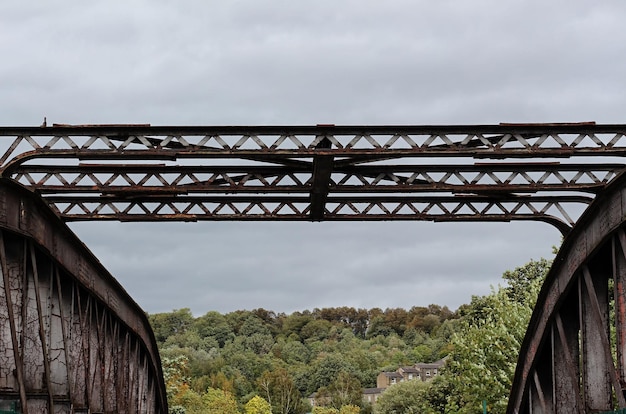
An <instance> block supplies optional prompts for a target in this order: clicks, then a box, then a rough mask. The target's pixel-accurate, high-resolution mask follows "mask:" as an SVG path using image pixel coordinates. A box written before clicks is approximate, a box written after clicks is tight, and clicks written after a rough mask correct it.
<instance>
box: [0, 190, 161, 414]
mask: <svg viewBox="0 0 626 414" xmlns="http://www.w3.org/2000/svg"><path fill="white" fill-rule="evenodd" d="M0 361H1V363H0V401H4V402H5V403H7V401H8V402H12V403H13V404H14V406H15V407H16V409H19V412H22V413H29V412H30V413H43V412H49V413H75V412H76V413H78V412H85V413H87V412H92V413H97V412H102V413H158V414H166V413H167V400H166V393H165V385H164V382H163V374H162V369H161V362H160V359H159V354H158V350H157V346H156V341H155V338H154V334H153V333H152V330H151V328H150V325H149V323H148V319H147V316H146V315H145V313H144V312H143V311H142V310H141V309H140V308H139V306H138V305H137V304H136V303H135V302H134V301H133V300H132V299H131V298H130V296H129V295H128V294H127V293H126V292H125V291H124V289H123V288H122V287H121V285H120V284H119V283H118V282H117V281H116V280H115V279H114V278H113V277H112V276H111V275H110V274H109V273H108V272H107V271H106V270H105V269H104V267H103V266H102V265H101V264H100V263H99V262H98V260H97V259H96V258H95V257H94V256H93V255H92V254H91V252H89V250H87V248H86V247H85V246H84V245H83V244H82V243H81V242H80V241H79V240H78V239H77V238H76V236H75V235H74V234H73V233H72V232H71V231H70V230H69V228H67V226H66V225H65V224H64V223H63V222H62V221H61V220H60V219H59V218H58V217H57V216H56V215H55V214H54V213H53V212H52V211H51V210H50V209H49V207H48V206H47V205H46V204H45V203H44V202H43V201H42V200H41V199H40V198H39V197H37V196H36V195H34V194H33V193H31V192H29V191H26V190H24V189H23V188H22V187H21V186H19V185H16V184H15V183H13V182H11V181H10V180H6V179H0Z"/></svg>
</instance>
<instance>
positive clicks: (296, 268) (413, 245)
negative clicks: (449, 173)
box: [0, 0, 626, 315]
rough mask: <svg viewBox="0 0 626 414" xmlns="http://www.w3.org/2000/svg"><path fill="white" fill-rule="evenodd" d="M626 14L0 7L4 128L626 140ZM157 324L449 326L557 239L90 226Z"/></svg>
mask: <svg viewBox="0 0 626 414" xmlns="http://www.w3.org/2000/svg"><path fill="white" fill-rule="evenodd" d="M624 21H626V2H624V1H623V0H620V1H617V0H615V1H602V2H590V1H582V0H567V1H565V0H561V1H545V0H544V1H539V0H523V1H522V0H514V1H502V0H474V1H466V0H456V1H451V0H450V1H449V0H440V1H426V0H406V1H402V0H386V1H384V2H383V1H380V0H377V1H370V0H358V1H357V0H346V1H341V0H333V1H326V0H316V1H309V2H305V1H294V0H284V1H272V0H266V1H258V0H240V1H236V0H228V1H227V0H223V1H200V0H197V1H191V0H190V1H163V0H160V1H157V0H150V1H148V0H145V1H133V0H131V1H123V2H122V1H88V2H87V1H85V2H76V1H69V0H65V1H46V2H1V3H0V56H2V58H1V64H0V82H1V83H2V87H1V88H0V125H5V126H6V125H39V124H40V123H41V122H42V120H43V117H44V116H46V117H47V119H48V122H49V123H73V124H89V123H98V124H101V123H150V124H152V125H256V124H264V125H268V124H269V125H271V124H282V125H285V124H297V125H299V124H305V125H314V124H317V123H334V124H338V125H340V124H491V123H499V122H574V121H591V120H593V121H596V122H598V123H625V122H626V119H625V117H624V111H625V108H626V93H625V92H626V80H625V79H626V78H625V75H626V50H625V49H626V30H624ZM71 228H72V229H73V230H74V231H75V232H76V233H77V234H78V235H79V237H80V238H81V239H82V240H83V241H84V242H85V243H86V244H87V246H88V247H89V248H90V249H91V250H92V251H93V252H94V253H95V254H96V256H97V257H99V258H100V260H101V261H102V263H103V264H104V265H105V266H106V267H107V268H108V269H109V270H110V271H111V273H112V274H113V275H114V276H116V277H117V278H118V280H119V281H120V282H121V283H122V285H123V286H124V287H125V288H126V289H127V291H128V292H129V293H130V294H131V295H132V296H133V298H134V299H135V300H136V301H137V302H138V303H139V304H140V305H141V306H142V307H143V308H144V309H145V310H146V311H148V312H162V311H170V310H172V309H180V308H184V307H189V308H191V309H192V311H193V312H194V314H196V315H201V314H204V313H205V312H207V311H209V310H217V311H220V312H229V311H233V310H236V309H253V308H258V307H263V308H266V309H271V310H274V311H277V312H292V311H295V310H304V309H313V308H315V307H328V306H344V305H345V306H355V307H365V308H372V307H381V308H386V307H404V308H410V307H411V306H426V305H428V304H430V303H437V304H440V305H447V306H448V307H450V308H452V309H456V308H457V307H458V306H459V305H461V304H462V303H467V302H469V300H470V298H471V296H472V295H481V294H486V293H488V292H489V290H490V286H491V285H497V284H498V283H500V282H501V274H502V272H504V271H505V270H507V269H511V268H514V267H517V266H520V265H523V264H524V263H525V262H527V261H528V260H529V259H531V258H540V257H541V256H544V257H552V255H551V246H553V245H555V244H559V242H560V234H559V233H558V231H557V230H556V229H554V228H552V227H551V226H549V225H547V224H541V223H510V224H481V223H478V224H468V223H445V224H442V223H437V224H433V223H424V222H408V223H407V222H379V223H357V222H354V223H332V222H327V223H290V222H271V223H249V222H232V223H215V222H208V223H206V222H205V223H143V224H139V223H81V224H72V225H71Z"/></svg>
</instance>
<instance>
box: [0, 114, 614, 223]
mask: <svg viewBox="0 0 626 414" xmlns="http://www.w3.org/2000/svg"><path fill="white" fill-rule="evenodd" d="M625 134H626V126H624V125H595V124H594V123H580V124H533V125H524V124H503V125H460V126H334V125H318V126H198V127H188V126H175V127H151V126H149V125H135V126H133V125H110V126H107V125H92V126H68V125H60V126H56V127H43V128H42V127H36V128H29V127H0V142H2V139H4V140H5V145H4V146H3V147H2V148H1V151H0V153H2V156H0V171H1V172H2V175H3V176H4V177H8V178H12V179H14V180H15V181H17V182H19V183H20V184H22V185H24V186H26V187H29V188H31V189H33V190H34V191H36V192H37V193H39V194H41V195H42V196H43V197H44V198H45V199H46V200H47V201H48V202H49V203H50V204H51V205H52V207H53V208H54V209H55V211H57V213H58V214H59V215H60V216H61V217H62V218H63V219H64V220H181V221H195V220H312V221H320V220H390V219H398V220H406V219H411V220H435V221H449V220H464V221H466V220H479V221H480V220H500V221H508V220H529V219H531V220H543V221H546V222H549V223H552V224H554V225H556V226H557V227H559V229H560V230H561V231H562V232H564V233H566V232H567V231H568V230H569V228H571V226H572V225H573V224H574V222H575V221H576V219H577V218H578V216H579V215H580V213H581V212H582V211H583V210H584V209H585V208H586V206H587V204H588V203H589V202H590V201H591V199H592V197H593V195H594V194H596V193H597V192H598V191H601V190H602V189H603V188H604V187H605V186H606V185H607V184H608V183H609V182H610V181H611V180H612V179H614V178H615V177H616V175H617V174H618V173H619V172H620V171H622V170H623V168H624V165H623V164H616V163H614V162H613V161H614V160H613V161H609V159H610V157H619V156H622V155H624V154H625V153H626V138H625ZM580 157H587V158H585V161H586V160H588V158H589V157H593V159H594V162H592V163H580V162H570V161H569V159H573V158H580ZM598 157H602V158H598ZM424 159H426V160H430V161H431V162H430V163H423V162H422V160H424ZM477 159H479V160H480V161H479V162H476V160H477ZM503 159H509V160H516V161H515V162H502V161H501V160H503ZM581 159H582V158H581ZM433 160H435V161H436V162H434V163H433V162H432V161H433ZM600 160H602V162H600ZM607 161H609V162H607ZM246 195H247V197H244V196H246ZM383 195H385V196H388V198H386V199H385V198H382V196H383ZM416 195H420V196H421V197H420V198H419V199H417V198H416ZM303 196H304V197H303ZM572 196H576V197H572ZM220 197H221V198H220ZM442 197H443V198H442ZM445 197H447V198H445ZM546 197H552V198H551V199H550V201H549V202H548V204H546ZM444 199H445V204H444V202H443V201H442V200H444ZM429 200H430V201H431V202H429ZM520 202H521V204H520ZM490 210H493V211H490Z"/></svg>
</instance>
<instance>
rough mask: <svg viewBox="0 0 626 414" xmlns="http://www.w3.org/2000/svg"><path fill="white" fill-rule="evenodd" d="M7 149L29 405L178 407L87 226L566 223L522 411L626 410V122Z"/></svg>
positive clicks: (4, 228) (4, 240)
mask: <svg viewBox="0 0 626 414" xmlns="http://www.w3.org/2000/svg"><path fill="white" fill-rule="evenodd" d="M2 144H3V145H2ZM0 149H1V151H0V153H1V154H2V155H1V156H0V172H1V178H0V182H1V185H0V265H1V266H0V270H1V271H2V278H1V280H0V290H2V291H3V295H2V297H1V298H0V335H1V337H2V340H1V341H0V360H1V361H3V362H2V363H0V401H9V402H11V401H12V402H13V404H14V405H15V406H16V407H18V406H19V407H20V408H19V409H20V410H21V412H24V413H27V412H59V413H65V412H68V413H69V412H128V413H133V412H155V413H165V412H167V402H166V397H165V387H164V384H163V379H162V373H161V365H160V361H159V357H158V351H157V349H156V343H155V341H154V336H153V334H152V331H151V330H150V327H149V325H148V322H147V319H146V317H145V315H144V313H143V312H142V311H141V309H140V308H139V306H137V304H136V303H135V302H134V301H133V300H132V298H130V297H129V296H128V295H127V294H126V293H125V292H124V290H123V288H122V287H121V286H120V285H119V284H118V283H117V282H116V281H115V279H114V278H113V277H112V276H111V275H110V274H109V273H107V272H106V270H105V269H103V268H102V266H101V265H100V264H99V262H98V261H97V259H96V258H95V257H93V255H91V253H90V252H89V251H88V250H87V249H86V248H85V247H84V246H83V245H82V243H81V242H80V241H79V240H78V239H77V238H76V237H75V236H74V235H73V234H72V233H71V232H70V231H69V230H68V228H67V227H66V226H65V224H64V222H68V221H80V220H118V221H164V220H175V221H200V220H292V221H293V220H300V221H333V220H429V221H503V222H505V221H511V220H537V221H542V222H545V223H548V224H551V225H553V226H555V227H556V228H558V229H559V230H560V231H561V233H562V234H563V235H564V236H566V238H565V242H564V244H563V246H562V248H561V250H560V252H559V254H558V256H557V258H556V260H555V263H554V266H553V268H552V269H551V271H550V274H549V276H548V278H547V280H546V282H545V284H544V286H543V289H542V291H541V293H540V297H539V301H538V304H537V307H536V309H535V312H534V314H533V316H532V320H531V323H530V326H529V329H528V332H527V335H526V338H525V341H524V344H523V347H522V351H521V353H520V360H519V363H518V368H517V372H516V376H515V380H514V385H513V388H512V390H511V398H510V403H509V408H508V411H509V412H510V413H562V412H568V413H569V412H581V413H582V412H599V411H607V410H611V409H617V408H626V401H625V397H624V390H625V389H626V320H625V319H626V233H625V232H624V223H623V222H624V217H625V216H626V214H625V213H626V210H625V209H626V202H625V201H624V200H626V198H625V197H626V193H625V191H626V178H624V176H623V171H624V167H625V164H624V163H623V157H624V155H626V125H596V124H595V123H593V122H586V123H575V124H569V123H566V124H500V125H455V126H335V125H317V126H174V127H167V126H150V125H53V126H51V127H47V126H44V127H0ZM611 323H613V324H614V325H613V327H611Z"/></svg>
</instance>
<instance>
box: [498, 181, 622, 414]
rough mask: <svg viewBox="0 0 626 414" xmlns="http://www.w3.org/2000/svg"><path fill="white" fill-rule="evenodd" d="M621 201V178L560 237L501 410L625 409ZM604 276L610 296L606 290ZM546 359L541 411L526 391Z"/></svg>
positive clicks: (537, 401)
mask: <svg viewBox="0 0 626 414" xmlns="http://www.w3.org/2000/svg"><path fill="white" fill-rule="evenodd" d="M624 200H626V176H620V177H618V179H617V180H616V181H614V182H612V183H611V184H610V185H609V186H608V187H607V189H606V190H605V191H604V192H602V193H600V194H599V195H598V197H597V198H596V200H595V201H594V203H593V204H592V205H591V206H590V207H589V208H588V209H587V210H586V211H585V213H584V214H583V216H582V217H581V218H580V220H579V221H578V223H577V224H576V226H575V227H574V229H573V230H572V232H571V233H570V234H569V235H568V236H567V237H566V238H565V241H564V243H563V245H562V246H561V248H560V251H559V254H558V255H557V257H556V259H555V260H554V265H553V267H552V269H551V270H550V273H549V274H548V277H547V279H546V281H545V283H544V286H543V287H542V290H541V292H540V294H539V298H538V300H537V305H536V307H535V310H534V312H533V315H532V317H531V321H530V324H529V328H528V330H527V333H526V337H525V338H524V341H523V343H522V347H521V350H520V359H519V361H518V365H517V369H516V373H515V377H514V380H513V386H512V389H511V395H510V398H509V406H508V410H507V412H508V413H511V414H513V413H515V414H522V413H524V414H530V413H531V412H537V410H539V411H540V412H547V413H557V414H560V413H570V412H600V411H609V410H617V409H623V408H625V407H626V398H625V394H624V392H625V390H626V387H625V381H624V355H625V354H626V344H624V325H625V324H626V321H625V316H624V314H625V312H624V309H623V308H624V304H623V302H624V293H623V289H624V287H623V284H624V281H623V278H624V275H625V274H626V269H625V267H626V259H625V257H626V255H625V251H624V246H626V244H624V242H626V233H625V231H624V229H626V214H625V213H626V203H625V202H624ZM611 279H613V280H614V289H615V293H614V295H613V297H611V295H609V292H608V286H609V280H611ZM612 309H613V310H612ZM611 312H614V314H613V315H611ZM610 320H614V321H615V324H616V329H615V330H612V329H610V328H609V321H610ZM611 344H615V346H614V347H613V346H612V345H611ZM546 358H549V360H550V361H551V362H550V364H551V365H552V366H553V367H554V369H553V371H552V372H545V373H544V374H543V375H541V374H540V376H539V377H540V379H541V380H542V381H546V382H548V383H551V384H552V389H554V390H555V392H554V398H555V400H554V406H553V407H552V408H550V407H548V408H547V410H544V409H542V408H537V407H540V406H541V405H542V404H541V401H540V398H539V396H537V395H536V393H535V394H534V393H533V389H535V388H536V385H535V382H534V380H533V375H534V372H535V371H536V368H537V367H543V366H545V365H546V363H545V360H546ZM546 388H547V387H544V391H545V390H546ZM531 407H534V411H533V410H532V409H531Z"/></svg>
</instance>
